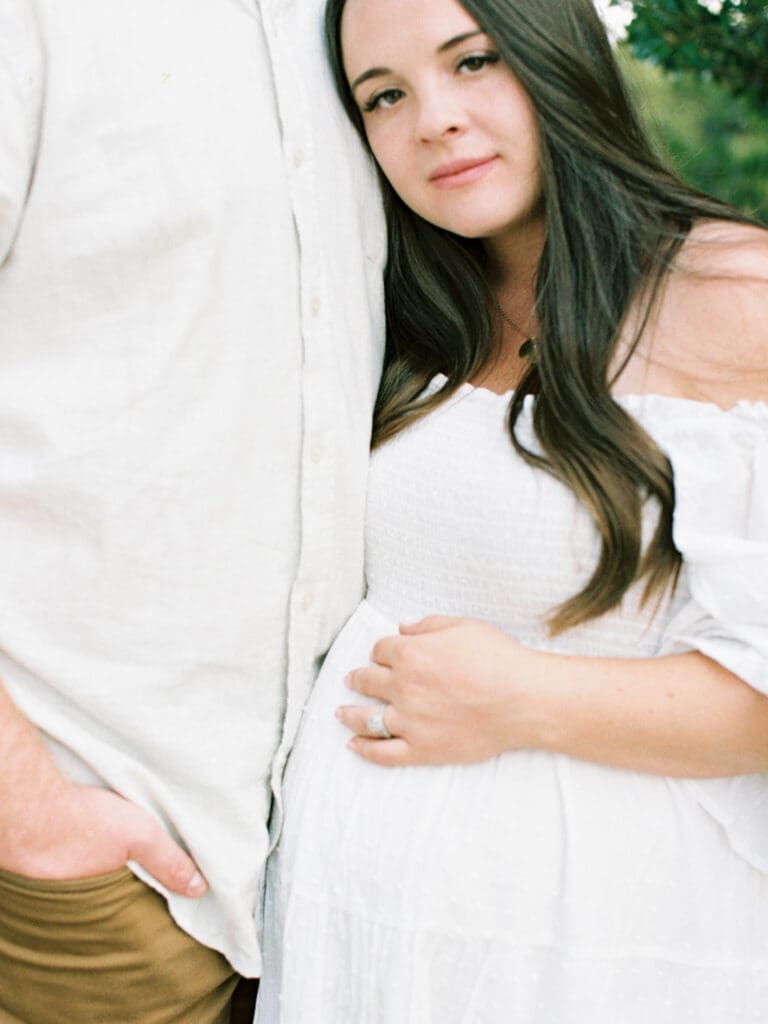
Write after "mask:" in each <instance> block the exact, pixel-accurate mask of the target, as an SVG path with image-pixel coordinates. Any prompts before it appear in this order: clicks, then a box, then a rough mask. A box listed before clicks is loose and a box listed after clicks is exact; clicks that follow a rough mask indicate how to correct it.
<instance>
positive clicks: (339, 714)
mask: <svg viewBox="0 0 768 1024" xmlns="http://www.w3.org/2000/svg"><path fill="white" fill-rule="evenodd" d="M334 715H335V716H336V718H338V720H339V721H341V719H342V717H343V713H342V710H341V708H336V710H335V711H334Z"/></svg>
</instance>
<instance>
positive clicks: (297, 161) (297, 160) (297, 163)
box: [293, 149, 304, 169]
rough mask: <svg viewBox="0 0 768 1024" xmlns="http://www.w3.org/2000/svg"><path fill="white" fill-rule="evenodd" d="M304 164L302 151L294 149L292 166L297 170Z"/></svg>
mask: <svg viewBox="0 0 768 1024" xmlns="http://www.w3.org/2000/svg"><path fill="white" fill-rule="evenodd" d="M303 163H304V150H303V149H294V151H293V166H294V167H296V168H297V169H298V168H299V167H301V165H302V164H303Z"/></svg>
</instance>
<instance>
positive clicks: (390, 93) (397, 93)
mask: <svg viewBox="0 0 768 1024" xmlns="http://www.w3.org/2000/svg"><path fill="white" fill-rule="evenodd" d="M402 96H403V93H402V90H401V89H382V90H381V92H377V93H376V95H375V96H371V98H370V99H369V100H368V102H367V103H365V104H364V105H363V110H364V111H365V113H366V114H370V113H371V111H373V110H376V109H377V108H381V109H383V110H388V109H389V108H390V107H393V106H394V105H395V103H397V101H398V100H399V99H401V98H402Z"/></svg>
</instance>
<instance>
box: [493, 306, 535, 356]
mask: <svg viewBox="0 0 768 1024" xmlns="http://www.w3.org/2000/svg"><path fill="white" fill-rule="evenodd" d="M496 308H497V309H498V311H499V312H500V313H501V315H502V318H503V319H504V320H505V321H506V322H507V323H508V324H509V326H510V327H511V328H512V330H513V331H514V332H515V333H516V334H519V335H520V337H521V338H525V341H524V342H523V343H522V345H521V346H520V348H519V349H518V350H517V354H518V355H519V356H520V358H521V359H528V360H529V361H530V362H535V360H536V356H537V354H538V351H539V339H538V338H535V337H534V336H533V335H531V334H528V332H527V331H524V330H523V329H522V327H520V326H519V324H516V323H515V321H514V320H513V319H512V317H511V316H510V315H509V314H508V313H507V312H506V311H505V310H504V309H502V307H501V303H500V302H499V300H498V299H496Z"/></svg>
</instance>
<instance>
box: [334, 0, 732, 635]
mask: <svg viewBox="0 0 768 1024" xmlns="http://www.w3.org/2000/svg"><path fill="white" fill-rule="evenodd" d="M461 2H462V6H463V7H464V8H465V10H466V11H467V12H468V13H469V14H471V15H472V16H473V17H474V18H475V20H476V21H477V22H478V24H479V25H480V26H482V28H483V30H484V31H485V32H486V33H488V35H490V36H491V38H492V39H493V41H494V43H495V45H496V47H497V48H498V50H499V53H500V54H501V57H502V59H503V60H504V61H505V62H506V63H507V64H508V65H509V67H510V68H511V69H512V70H513V72H514V73H515V75H516V76H517V78H518V79H519V81H520V82H521V84H522V85H523V87H524V88H525V89H526V91H527V92H528V94H529V96H530V97H531V100H532V102H533V105H534V108H535V111H536V115H537V118H538V123H539V133H540V139H541V143H540V145H541V153H540V159H541V166H542V182H543V193H544V204H545V217H546V242H545V246H544V250H543V254H542V257H541V261H540V264H539V268H538V274H537V278H536V313H537V317H538V320H539V324H540V342H539V346H538V354H537V358H536V361H535V363H534V364H533V365H532V366H531V367H530V369H529V370H528V372H527V373H526V374H525V376H524V378H523V380H522V381H521V382H520V385H519V386H518V388H517V389H516V391H515V393H514V396H513V398H512V400H511V403H510V408H509V429H510V434H511V438H512V443H513V445H514V446H515V448H516V449H517V451H518V452H519V453H520V454H521V455H522V456H523V457H524V458H525V459H526V460H527V461H528V462H530V463H532V464H534V465H536V466H539V467H541V468H542V469H545V470H546V471H548V472H550V473H552V474H553V475H554V476H555V477H557V478H558V479H559V480H561V481H562V482H563V483H564V484H566V485H567V486H568V487H569V488H570V489H571V490H572V491H573V492H574V493H575V494H576V495H577V496H578V498H579V499H580V500H581V501H582V502H583V504H584V505H585V506H586V507H587V508H588V509H589V511H590V512H591V514H592V516H593V517H594V520H595V523H596V525H597V528H598V530H599V532H600V536H601V540H602V545H601V551H600V556H599V560H598V564H597V566H596V568H595V570H594V573H593V574H592V576H591V578H590V579H589V581H588V582H587V584H586V586H585V587H584V588H583V589H582V590H581V591H580V592H579V593H578V594H576V595H575V596H574V597H572V598H570V599H569V600H567V601H566V602H565V603H564V604H562V605H560V606H559V607H558V608H556V609H555V610H554V612H553V614H552V616H551V618H550V621H549V625H550V629H551V631H552V632H553V633H558V632H561V631H563V630H565V629H568V628H570V627H572V626H575V625H577V624H578V623H580V622H584V621H586V620H588V619H591V618H595V617H597V616H599V615H602V614H603V613H604V612H606V611H608V610H609V609H611V608H613V607H615V606H616V605H617V604H619V603H620V601H621V600H622V598H623V596H624V594H625V593H626V591H627V589H628V588H629V587H630V586H631V584H632V583H633V582H634V581H635V580H638V579H644V580H645V591H644V595H645V599H648V598H650V597H652V596H657V597H661V596H662V595H663V594H664V593H665V592H666V591H667V589H668V588H669V587H670V586H673V585H674V581H675V579H676V577H677V573H678V570H679V566H680V555H679V553H678V552H677V550H676V549H675V546H674V543H673V540H672V514H673V510H674V482H673V477H672V470H671V467H670V464H669V461H668V459H667V458H666V457H665V455H664V454H663V453H662V452H661V451H660V449H659V448H658V447H657V445H656V444H655V443H654V442H653V441H652V440H651V438H650V437H649V436H648V435H647V434H646V433H645V431H644V430H643V429H642V427H641V426H640V424H639V423H637V422H636V421H635V420H634V419H633V418H632V417H631V416H630V415H629V414H628V413H627V412H626V411H625V410H624V409H623V408H622V407H621V406H620V405H619V404H618V403H617V402H616V401H614V399H613V398H612V397H611V394H610V388H611V384H612V379H611V371H612V367H613V366H614V357H615V350H616V347H617V342H618V336H619V332H620V328H621V326H622V323H623V321H624V319H625V317H626V316H627V312H628V310H629V308H630V305H631V303H632V302H633V300H634V301H637V300H638V298H639V297H641V296H642V304H643V306H644V314H645V315H644V316H642V317H641V327H640V328H639V330H638V331H637V332H636V336H635V337H634V339H633V344H632V346H631V348H630V354H631V351H634V347H635V346H636V345H637V343H638V341H639V339H640V335H641V333H642V327H643V325H644V324H645V323H646V322H647V319H648V316H649V314H650V310H651V306H652V303H653V301H654V299H655V297H656V295H657V293H658V291H659V288H660V285H661V282H662V280H663V277H664V274H665V272H666V271H667V270H668V269H669V267H670V264H671V262H672V260H673V259H674V257H675V256H676V254H677V253H678V252H679V250H680V248H681V246H682V245H683V243H684V241H685V239H686V237H687V235H688V233H689V232H690V230H691V228H692V226H693V225H694V223H695V222H696V221H698V220H700V219H704V218H715V219H720V220H723V219H724V220H730V221H737V222H744V223H746V222H748V218H746V217H744V216H743V215H741V214H739V213H737V212H736V211H735V210H733V209H731V208H730V207H728V206H726V205H724V204H722V203H720V202H718V201H717V200H714V199H712V198H710V197H708V196H706V195H703V194H701V193H698V192H696V191H695V190H693V189H691V188H689V187H688V186H687V185H685V184H684V183H683V182H681V181H680V180H679V179H678V178H677V177H676V176H675V175H674V174H673V173H672V172H671V171H670V170H668V169H667V168H666V167H665V166H664V165H663V164H662V162H661V161H660V160H659V158H658V157H657V155H656V154H655V152H654V150H653V148H652V146H651V145H650V143H649V141H648V139H647V137H646V135H645V133H644V131H643V129H642V127H641V124H640V121H639V118H638V116H637V115H636V113H635V110H634V108H633V105H632V102H631V100H630V98H629V96H628V93H627V89H626V87H625V85H624V82H623V80H622V77H621V74H620V72H619V69H618V66H617V63H616V59H615V57H614V53H613V51H612V48H611V45H610V42H609V41H608V38H607V35H606V32H605V29H604V27H603V24H602V22H601V20H600V17H599V15H598V14H597V12H596V10H595V8H594V6H593V3H592V2H591V0H461ZM344 5H345V0H329V2H328V5H327V8H326V36H327V45H328V52H329V55H330V60H331V65H332V68H333V73H334V76H335V79H336V83H337V87H338V90H339V94H340V96H341V98H342V101H343V103H344V105H345V108H346V110H347V112H348V114H349V116H350V118H351V119H352V121H353V122H354V124H355V125H356V127H357V129H358V131H359V132H360V135H361V136H362V138H363V140H365V129H364V126H363V121H362V118H361V115H360V111H359V110H358V108H357V105H356V103H355V102H354V99H353V97H352V95H351V93H350V90H349V86H348V83H347V79H346V76H345V74H344V67H343V60H342V52H341V38H340V33H341V19H342V14H343V11H344ZM381 177H382V186H383V191H384V204H385V210H386V214H387V222H388V229H389V260H388V264H387V269H386V276H385V286H386V309H387V320H388V326H387V344H386V357H385V367H384V376H383V380H382V383H381V388H380V391H379V397H378V401H377V405H376V412H375V420H374V444H381V443H382V442H383V441H385V440H387V439H388V438H390V437H392V436H393V435H394V434H396V433H398V432H399V431H400V430H402V429H403V428H404V427H405V426H407V425H408V424H409V423H411V422H412V421H413V420H414V419H416V418H418V417H420V416H423V415H424V414H426V413H427V412H429V411H430V410H431V409H433V408H434V407H435V406H436V405H438V404H439V403H440V402H441V401H443V400H444V399H445V398H446V397H447V396H448V395H449V394H451V393H452V392H453V391H454V390H455V389H456V388H457V387H458V386H459V385H460V384H462V383H464V382H465V381H467V380H469V379H471V378H472V377H473V376H474V375H475V374H476V373H478V371H479V370H480V369H482V368H483V367H484V366H485V365H487V364H488V363H489V361H490V360H491V359H492V356H493V351H494V342H493V339H494V336H495V330H496V329H497V325H494V323H493V320H494V316H493V314H492V312H491V311H492V310H493V309H494V308H495V307H494V305H493V301H492V299H491V296H490V292H489V288H488V285H487V283H486V280H485V277H484V270H483V263H484V250H483V246H482V244H481V243H480V242H478V241H474V240H467V239H463V238H459V237H457V236H455V235H453V234H451V233H450V232H447V231H444V230H442V229H440V228H438V227H435V226H434V225H432V224H429V223H427V222H426V221H425V220H423V219H422V218H421V217H419V216H418V215H417V214H415V213H414V212H413V211H412V210H410V209H409V208H408V207H407V206H405V204H404V203H403V202H402V200H401V199H400V198H399V197H398V195H397V194H396V193H395V192H394V190H393V189H392V187H391V186H390V185H389V183H388V182H387V181H386V179H385V178H384V177H383V175H382V176H381ZM628 358H629V356H627V357H626V359H625V360H624V364H623V365H626V360H627V359H628ZM437 372H443V373H445V374H446V376H447V377H448V382H447V384H446V386H445V387H444V388H442V389H441V390H440V391H439V392H438V393H437V394H430V395H428V396H427V397H423V396H422V393H423V391H424V389H425V387H426V385H427V383H428V382H429V381H430V380H431V379H432V378H433V377H434V375H435V374H436V373H437ZM614 376H615V374H614ZM528 395H533V396H534V400H533V401H534V405H533V410H534V411H533V423H534V429H535V432H536V437H537V440H538V444H539V446H540V451H539V452H533V451H530V450H528V449H527V448H525V447H524V446H523V445H522V444H521V442H520V441H519V440H518V438H517V435H516V431H515V426H516V423H517V420H518V417H519V416H520V413H521V411H522V409H523V405H524V403H525V400H526V397H527V396H528ZM648 498H654V499H656V501H657V502H658V505H659V509H660V515H659V519H658V524H657V527H656V530H655V532H654V535H653V536H652V537H651V539H650V542H649V544H648V546H647V548H646V550H645V551H643V545H642V509H643V504H644V502H645V501H646V500H647V499H648Z"/></svg>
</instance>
